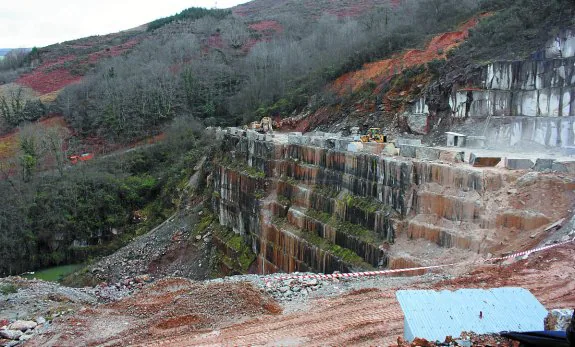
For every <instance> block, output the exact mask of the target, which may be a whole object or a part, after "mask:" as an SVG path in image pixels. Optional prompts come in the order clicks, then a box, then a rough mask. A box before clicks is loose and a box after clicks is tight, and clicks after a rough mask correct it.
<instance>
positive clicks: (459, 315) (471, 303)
mask: <svg viewBox="0 0 575 347" xmlns="http://www.w3.org/2000/svg"><path fill="white" fill-rule="evenodd" d="M396 296H397V300H398V301H399V304H400V305H401V309H402V310H403V314H404V317H405V318H404V333H403V335H404V338H405V339H406V340H408V341H413V339H414V338H416V337H420V338H424V339H427V340H429V341H438V340H439V341H443V340H444V339H445V337H446V336H453V337H458V336H459V335H461V333H462V332H464V331H468V332H471V331H472V332H475V333H477V334H488V333H499V332H501V331H534V330H543V320H544V319H545V317H546V316H547V310H546V309H545V307H543V305H541V303H540V302H539V301H538V300H537V298H536V297H535V296H534V295H533V294H531V292H529V291H528V290H526V289H523V288H512V287H506V288H493V289H459V290H457V291H448V290H444V291H433V290H399V291H397V292H396Z"/></svg>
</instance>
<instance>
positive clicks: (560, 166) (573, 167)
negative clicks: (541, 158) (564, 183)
mask: <svg viewBox="0 0 575 347" xmlns="http://www.w3.org/2000/svg"><path fill="white" fill-rule="evenodd" d="M551 170H553V171H557V172H561V173H569V174H573V173H575V161H568V160H562V161H555V162H554V163H553V165H552V167H551Z"/></svg>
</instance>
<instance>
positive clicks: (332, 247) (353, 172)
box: [212, 131, 565, 273]
mask: <svg viewBox="0 0 575 347" xmlns="http://www.w3.org/2000/svg"><path fill="white" fill-rule="evenodd" d="M301 142H308V141H307V140H306V141H298V143H293V142H290V141H288V140H287V136H285V138H283V139H281V136H277V137H275V138H273V137H271V136H269V135H266V136H263V135H258V134H255V133H252V132H250V131H248V132H243V131H239V132H237V131H235V134H231V133H228V134H225V135H224V137H223V142H222V148H221V155H220V157H219V161H218V163H217V169H216V170H215V171H214V173H213V175H212V180H213V189H214V193H213V208H214V210H215V211H216V212H217V214H218V216H219V221H220V223H221V224H222V225H224V226H227V227H229V228H231V229H233V230H234V232H235V233H237V234H239V235H242V239H243V240H244V242H245V243H246V244H249V245H250V246H251V247H252V250H253V251H254V253H256V254H257V256H258V257H257V260H256V264H254V265H253V266H252V268H253V269H256V271H257V272H260V273H268V272H275V271H287V272H293V271H319V272H326V273H330V272H333V271H342V272H345V271H351V270H356V269H369V268H375V267H385V266H388V265H391V266H401V264H403V263H406V262H408V263H410V264H413V263H415V262H414V261H413V259H411V260H409V261H407V260H406V259H391V258H390V253H389V249H390V247H391V249H393V247H394V245H393V243H394V241H395V239H396V238H398V237H401V238H406V239H426V240H428V241H431V242H433V243H434V244H436V245H437V246H439V247H446V248H451V247H454V248H460V249H464V250H469V251H471V252H476V253H484V254H487V253H488V252H493V251H495V250H497V249H499V248H500V244H501V242H500V241H501V238H500V237H499V236H500V235H510V233H513V232H515V233H516V234H515V235H519V234H520V233H523V234H524V232H525V231H530V230H535V229H537V228H539V227H541V226H543V225H546V224H548V223H549V222H551V221H552V219H553V218H555V216H551V215H549V213H547V214H545V213H546V212H545V213H544V212H541V211H538V210H537V209H536V208H535V209H534V210H517V209H512V208H509V207H508V206H506V204H505V203H501V201H498V199H500V198H499V196H502V195H508V194H507V193H506V190H507V189H508V187H509V185H510V184H514V183H515V182H516V181H517V178H518V177H519V175H521V174H523V173H518V172H511V171H502V170H495V169H480V168H473V167H470V166H468V165H465V164H461V165H455V164H452V163H442V162H439V161H437V162H436V161H424V160H419V159H412V158H404V157H391V156H382V155H374V154H365V153H358V152H348V151H339V150H335V149H327V148H323V147H316V146H311V145H301V144H299V143H301ZM309 142H313V141H309ZM560 188H561V187H560ZM561 189H563V188H561ZM559 212H565V211H559ZM523 234H522V235H523ZM390 245H391V246H390ZM394 264H395V265H394ZM404 265H405V264H404Z"/></svg>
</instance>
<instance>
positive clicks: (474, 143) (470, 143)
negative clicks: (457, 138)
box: [465, 136, 486, 148]
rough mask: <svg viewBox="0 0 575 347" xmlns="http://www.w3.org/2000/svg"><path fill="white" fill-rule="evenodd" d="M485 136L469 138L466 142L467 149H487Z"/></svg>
mask: <svg viewBox="0 0 575 347" xmlns="http://www.w3.org/2000/svg"><path fill="white" fill-rule="evenodd" d="M485 141H486V139H485V136H467V139H466V140H465V147H467V148H483V147H485Z"/></svg>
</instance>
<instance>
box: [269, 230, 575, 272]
mask: <svg viewBox="0 0 575 347" xmlns="http://www.w3.org/2000/svg"><path fill="white" fill-rule="evenodd" d="M572 242H575V237H574V238H573V239H571V240H568V241H564V242H559V243H556V244H553V245H549V246H544V247H539V248H534V249H530V250H528V251H523V252H517V253H513V254H510V255H506V256H504V257H497V258H489V259H485V260H484V261H483V262H492V261H498V260H506V259H511V258H518V257H521V256H525V255H529V254H531V253H536V252H541V251H545V250H548V249H551V248H555V247H559V246H563V245H566V244H568V243H572ZM463 264H467V263H466V262H461V263H451V264H443V265H432V266H421V267H412V268H407V269H392V270H381V271H364V272H347V273H333V274H309V275H287V276H278V277H267V278H266V281H283V280H292V279H293V280H308V279H335V278H359V277H371V276H381V275H387V274H392V273H402V272H414V271H421V270H431V269H439V268H444V267H449V266H455V265H463Z"/></svg>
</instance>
